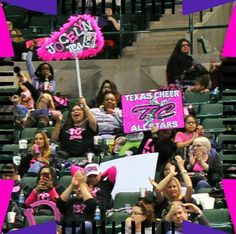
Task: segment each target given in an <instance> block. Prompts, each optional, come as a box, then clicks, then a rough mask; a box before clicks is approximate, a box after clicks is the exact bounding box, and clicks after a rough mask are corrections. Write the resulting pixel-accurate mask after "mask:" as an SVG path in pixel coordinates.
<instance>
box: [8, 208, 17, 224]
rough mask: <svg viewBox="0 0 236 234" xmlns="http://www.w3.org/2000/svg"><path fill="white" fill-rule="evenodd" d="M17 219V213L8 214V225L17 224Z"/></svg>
mask: <svg viewBox="0 0 236 234" xmlns="http://www.w3.org/2000/svg"><path fill="white" fill-rule="evenodd" d="M15 219H16V212H14V211H10V212H8V213H7V221H8V223H15Z"/></svg>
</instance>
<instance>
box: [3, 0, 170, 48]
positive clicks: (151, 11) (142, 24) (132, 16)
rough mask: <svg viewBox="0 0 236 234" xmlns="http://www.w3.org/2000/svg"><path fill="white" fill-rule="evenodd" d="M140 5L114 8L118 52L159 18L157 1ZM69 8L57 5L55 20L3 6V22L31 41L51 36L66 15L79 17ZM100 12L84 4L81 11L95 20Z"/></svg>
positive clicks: (78, 9)
mask: <svg viewBox="0 0 236 234" xmlns="http://www.w3.org/2000/svg"><path fill="white" fill-rule="evenodd" d="M143 2H144V1H141V0H136V1H131V0H127V1H124V3H123V5H124V6H123V5H122V7H116V8H115V18H116V19H117V20H120V23H121V29H122V30H121V34H120V38H122V39H121V42H122V43H121V44H122V48H124V47H126V46H130V45H132V43H133V42H134V41H135V40H136V34H134V33H132V32H133V31H143V30H146V29H147V28H148V27H149V22H150V21H157V20H160V17H161V16H162V13H161V1H160V0H157V1H152V0H146V1H145V4H143ZM165 2H166V4H165V6H166V7H170V6H171V1H169V0H166V1H165ZM144 6H145V7H144ZM72 8H74V7H73V5H72V1H71V0H66V1H60V2H58V15H57V16H52V15H46V14H42V13H37V12H33V11H29V10H25V9H23V8H20V7H17V6H14V5H10V4H5V5H4V12H5V15H6V18H7V20H10V21H12V22H13V26H14V28H18V29H20V31H21V32H22V35H23V37H24V38H25V39H26V40H32V39H34V38H41V37H46V36H49V35H50V34H51V32H53V31H56V30H58V29H59V28H60V27H61V26H62V25H63V24H64V23H65V22H66V21H67V19H68V18H69V16H70V15H75V14H82V13H83V12H82V10H81V7H76V8H75V9H72ZM121 8H122V9H121ZM121 10H122V13H121ZM102 11H103V10H102V6H101V4H97V6H96V7H93V6H92V5H91V4H88V5H86V9H85V13H90V14H92V15H95V16H99V15H102V14H103V13H102ZM62 13H63V14H62Z"/></svg>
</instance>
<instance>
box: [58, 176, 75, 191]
mask: <svg viewBox="0 0 236 234" xmlns="http://www.w3.org/2000/svg"><path fill="white" fill-rule="evenodd" d="M71 178H72V177H71V176H70V175H64V176H62V177H61V178H60V183H61V184H62V185H63V186H64V188H67V187H68V186H69V185H70V183H71Z"/></svg>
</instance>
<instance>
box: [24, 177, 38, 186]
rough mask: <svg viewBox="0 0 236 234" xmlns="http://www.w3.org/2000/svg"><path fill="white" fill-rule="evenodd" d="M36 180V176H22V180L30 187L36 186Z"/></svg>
mask: <svg viewBox="0 0 236 234" xmlns="http://www.w3.org/2000/svg"><path fill="white" fill-rule="evenodd" d="M36 181H37V177H31V176H24V177H23V178H22V182H24V183H25V184H27V185H28V186H29V187H30V188H32V189H33V188H34V187H35V186H36Z"/></svg>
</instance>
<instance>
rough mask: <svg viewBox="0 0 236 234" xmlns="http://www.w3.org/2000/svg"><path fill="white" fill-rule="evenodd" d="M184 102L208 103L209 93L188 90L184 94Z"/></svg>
mask: <svg viewBox="0 0 236 234" xmlns="http://www.w3.org/2000/svg"><path fill="white" fill-rule="evenodd" d="M184 103H185V104H186V103H192V104H202V103H210V93H209V92H208V93H200V92H190V93H185V94H184Z"/></svg>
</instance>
